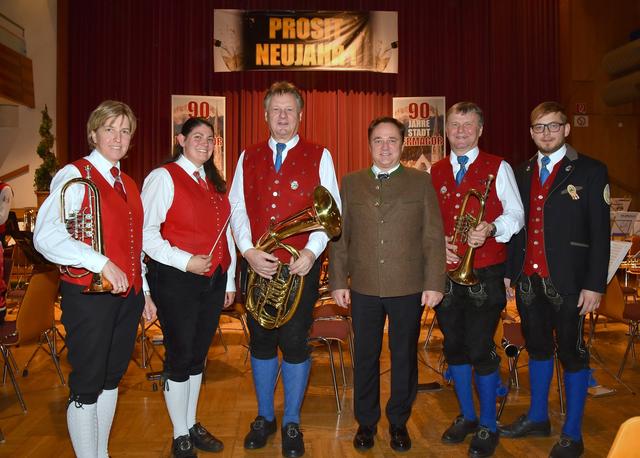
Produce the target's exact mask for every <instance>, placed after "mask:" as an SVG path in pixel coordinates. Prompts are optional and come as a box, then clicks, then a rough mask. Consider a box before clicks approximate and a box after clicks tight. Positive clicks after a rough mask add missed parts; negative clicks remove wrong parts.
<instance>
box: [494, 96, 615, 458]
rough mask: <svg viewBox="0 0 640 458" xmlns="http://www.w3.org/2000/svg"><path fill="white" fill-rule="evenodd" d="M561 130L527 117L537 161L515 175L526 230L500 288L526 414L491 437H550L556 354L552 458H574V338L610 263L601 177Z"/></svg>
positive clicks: (585, 358)
mask: <svg viewBox="0 0 640 458" xmlns="http://www.w3.org/2000/svg"><path fill="white" fill-rule="evenodd" d="M570 130H571V126H570V125H569V123H568V122H567V115H566V113H565V111H564V108H563V107H562V106H561V105H560V104H558V103H556V102H544V103H541V104H540V105H538V106H537V107H535V108H534V109H533V111H532V112H531V126H530V128H529V131H530V133H531V138H532V139H533V141H534V143H535V144H536V146H537V147H538V153H537V154H536V155H535V156H533V157H532V158H531V159H529V160H528V161H527V162H525V163H524V164H523V165H521V166H520V167H519V168H518V169H516V179H517V181H518V188H519V190H520V196H521V198H522V201H523V202H524V203H525V218H526V219H525V221H526V222H527V224H526V229H525V230H523V231H521V232H520V233H519V234H517V235H516V236H514V237H513V239H512V241H511V243H510V244H509V256H508V260H507V275H506V277H507V278H506V279H505V284H511V285H513V287H514V288H515V289H516V304H517V306H518V311H519V313H520V317H521V320H522V332H523V334H524V337H525V341H526V348H527V352H528V353H529V380H530V384H531V405H530V407H529V411H528V412H527V413H526V414H524V415H521V416H520V417H519V418H518V419H517V420H516V421H515V422H513V423H511V424H509V425H507V426H504V427H501V428H500V434H501V435H502V436H503V437H510V438H517V437H525V436H549V435H550V434H551V427H550V423H549V413H548V396H549V385H550V383H551V378H552V376H553V353H554V349H555V348H556V347H557V353H558V357H559V358H560V361H561V363H562V366H563V369H564V383H565V392H566V399H567V415H566V418H565V422H564V425H563V427H562V433H561V435H560V439H559V440H558V442H557V443H556V444H555V445H554V446H553V448H552V450H551V453H550V456H552V457H578V456H581V455H582V453H583V451H584V445H583V442H582V432H581V428H582V416H583V412H584V404H585V399H586V397H587V388H588V383H589V378H590V370H589V352H588V349H587V348H586V346H585V343H584V340H583V337H582V330H583V325H584V319H585V316H586V315H587V314H588V313H590V312H592V311H594V310H596V309H597V308H598V306H599V305H600V299H601V297H602V294H603V293H604V291H605V288H606V284H607V281H606V278H607V266H608V262H609V232H610V228H609V184H608V177H607V168H606V166H605V165H604V164H602V163H601V162H599V161H596V160H594V159H591V158H589V157H587V156H584V155H582V154H579V153H578V152H577V151H576V150H575V149H574V148H573V147H572V146H571V145H569V144H567V143H566V138H567V136H568V135H569V132H570ZM554 332H555V340H554Z"/></svg>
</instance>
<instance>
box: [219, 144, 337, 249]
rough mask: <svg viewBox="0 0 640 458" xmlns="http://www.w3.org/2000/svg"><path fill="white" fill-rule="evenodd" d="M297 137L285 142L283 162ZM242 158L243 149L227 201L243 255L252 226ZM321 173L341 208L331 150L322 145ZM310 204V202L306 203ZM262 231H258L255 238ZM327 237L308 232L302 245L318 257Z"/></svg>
mask: <svg viewBox="0 0 640 458" xmlns="http://www.w3.org/2000/svg"><path fill="white" fill-rule="evenodd" d="M299 140H300V137H299V136H298V135H297V134H296V135H295V136H294V137H293V138H292V139H291V140H289V141H288V142H287V143H286V147H285V149H284V151H283V152H282V163H283V164H284V161H286V160H287V153H288V151H289V150H290V149H291V148H293V147H294V146H296V145H297V144H298V141H299ZM276 143H277V142H276V141H275V139H273V137H272V138H270V139H269V147H270V148H271V151H272V153H273V163H274V164H275V161H276ZM243 159H244V151H243V152H242V154H241V155H240V159H239V160H238V165H237V166H236V172H235V174H234V176H233V183H232V185H231V191H229V201H230V202H231V209H232V215H231V228H232V229H233V235H234V236H235V239H236V243H237V245H238V249H239V250H240V253H242V254H244V253H245V252H246V251H247V250H249V249H250V248H254V245H253V239H252V236H251V235H252V234H251V225H250V223H249V216H248V215H247V207H246V206H245V196H244V179H243V177H244V173H243V169H242V163H243ZM318 173H319V175H320V184H321V185H322V186H324V187H325V188H327V189H328V190H329V192H330V193H331V195H332V196H333V198H334V199H335V201H336V204H337V205H338V208H340V209H342V204H341V201H340V191H339V189H338V180H337V178H336V172H335V169H334V168H333V160H332V159H331V153H329V151H328V150H327V149H326V148H325V149H324V151H323V152H322V158H321V159H320V167H319V170H318ZM309 204H311V202H309ZM261 235H262V234H258V237H259V236H261ZM328 241H329V237H328V236H327V234H326V233H325V232H324V231H314V232H312V233H311V234H310V235H309V240H308V241H307V244H306V245H305V248H306V249H308V250H310V251H311V252H312V253H313V254H314V255H315V257H316V259H317V258H318V256H320V255H321V254H322V252H323V251H324V249H325V247H326V246H327V242H328Z"/></svg>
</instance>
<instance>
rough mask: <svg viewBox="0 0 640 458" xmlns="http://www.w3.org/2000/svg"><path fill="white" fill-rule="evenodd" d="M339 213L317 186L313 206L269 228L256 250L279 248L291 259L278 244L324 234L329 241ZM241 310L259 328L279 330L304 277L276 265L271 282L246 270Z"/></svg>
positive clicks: (335, 232)
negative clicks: (295, 237) (317, 232)
mask: <svg viewBox="0 0 640 458" xmlns="http://www.w3.org/2000/svg"><path fill="white" fill-rule="evenodd" d="M341 225H342V218H341V217H340V210H339V209H338V205H337V204H336V202H335V200H334V199H333V197H332V196H331V194H330V193H329V191H328V190H327V189H326V188H324V187H323V186H318V187H316V189H315V190H314V191H313V204H312V205H311V206H309V207H307V208H305V209H304V210H301V211H300V212H298V213H295V214H293V215H291V216H289V217H288V218H286V219H284V220H283V221H280V222H278V223H275V224H273V225H272V226H271V227H270V228H269V230H268V231H267V232H265V233H264V234H263V235H262V237H260V239H259V240H258V243H257V244H256V247H255V248H256V249H258V250H262V251H265V252H267V253H271V252H272V251H274V250H276V249H278V248H283V249H285V250H286V251H288V252H289V253H290V254H291V255H292V256H293V257H294V258H295V259H297V258H298V257H299V256H300V253H299V252H298V250H296V249H295V248H294V247H292V246H290V245H287V244H285V243H283V242H282V241H283V240H285V239H287V238H288V237H291V236H292V235H297V234H301V233H303V232H310V231H315V230H318V229H322V230H324V231H325V232H326V233H327V234H328V235H329V237H330V238H334V237H337V236H338V235H340V231H341ZM247 277H248V278H247V294H246V296H247V297H246V301H245V302H246V303H245V308H246V309H247V312H249V313H250V314H251V315H252V316H253V318H255V320H256V321H257V322H258V323H260V325H261V326H262V327H263V328H266V329H273V328H279V327H280V326H282V325H283V324H285V323H286V322H287V321H289V320H290V319H291V317H292V316H293V314H294V313H295V312H296V309H297V308H298V303H299V302H300V298H301V296H302V288H303V286H304V277H301V276H299V275H291V274H289V266H287V265H286V264H282V263H281V262H278V270H277V272H276V274H275V275H274V276H273V278H272V279H271V280H268V279H266V278H263V277H261V276H259V275H258V274H257V273H255V272H254V271H253V269H251V267H250V266H249V267H248V269H247Z"/></svg>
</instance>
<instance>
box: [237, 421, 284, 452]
mask: <svg viewBox="0 0 640 458" xmlns="http://www.w3.org/2000/svg"><path fill="white" fill-rule="evenodd" d="M276 430H277V426H276V419H275V418H274V419H273V421H267V419H266V418H264V417H263V416H262V415H258V416H257V417H256V419H255V420H253V422H252V423H251V429H250V430H249V433H248V434H247V435H246V436H245V438H244V448H248V449H250V450H254V449H256V448H262V447H264V446H265V445H267V439H268V438H269V436H270V435H272V434H274V433H275V432H276Z"/></svg>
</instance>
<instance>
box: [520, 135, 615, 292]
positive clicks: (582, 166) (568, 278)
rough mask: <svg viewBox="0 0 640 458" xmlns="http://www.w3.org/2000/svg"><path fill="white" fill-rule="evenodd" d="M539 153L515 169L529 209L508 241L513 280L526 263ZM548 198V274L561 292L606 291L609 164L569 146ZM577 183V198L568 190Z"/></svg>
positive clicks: (545, 239)
mask: <svg viewBox="0 0 640 458" xmlns="http://www.w3.org/2000/svg"><path fill="white" fill-rule="evenodd" d="M536 159H537V154H536V155H535V156H533V157H532V158H531V159H529V161H527V162H525V163H524V164H522V165H521V166H520V167H518V168H517V169H516V170H515V175H516V180H517V182H518V189H519V190H520V197H521V198H522V203H523V204H524V209H525V222H526V223H527V224H525V228H523V229H522V230H521V231H520V232H519V233H518V234H517V235H515V236H514V237H513V238H512V239H511V241H510V243H509V255H508V259H507V277H508V278H510V279H511V280H512V282H515V281H516V280H517V279H518V277H519V276H520V274H521V273H522V269H523V266H524V257H525V249H526V246H527V226H528V221H529V213H530V212H529V197H530V191H531V177H532V175H534V174H535V172H536V170H537V169H536ZM556 167H559V169H558V173H557V174H556V177H555V180H554V181H553V184H552V186H551V189H550V191H549V195H548V196H547V199H546V200H545V201H544V221H543V223H544V250H545V251H544V252H545V255H546V258H547V264H548V267H549V275H550V277H551V281H552V282H553V284H554V286H555V287H556V288H557V289H558V291H559V292H560V293H562V294H576V293H579V292H580V290H582V289H587V290H590V291H597V292H600V293H604V291H605V289H606V286H607V268H608V265H609V249H610V244H609V240H610V227H609V224H610V223H609V185H608V183H609V179H608V176H607V167H606V166H605V165H604V164H603V163H601V162H599V161H597V160H595V159H591V158H589V157H587V156H584V155H582V154H578V152H577V151H576V150H575V149H573V147H572V146H571V145H569V144H567V153H566V155H565V157H564V158H563V159H562V161H560V162H559V163H558V164H556ZM569 185H573V186H575V189H576V190H577V194H578V196H579V199H577V200H574V199H572V197H571V194H570V193H569V192H568V191H567V187H568V186H569Z"/></svg>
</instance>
